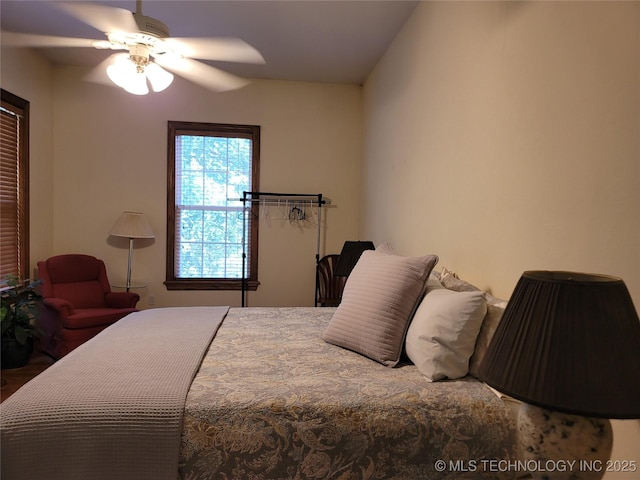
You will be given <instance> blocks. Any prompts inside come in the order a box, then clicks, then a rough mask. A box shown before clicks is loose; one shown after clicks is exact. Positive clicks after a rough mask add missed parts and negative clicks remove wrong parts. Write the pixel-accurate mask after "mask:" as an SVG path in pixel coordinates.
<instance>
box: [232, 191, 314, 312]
mask: <svg viewBox="0 0 640 480" xmlns="http://www.w3.org/2000/svg"><path fill="white" fill-rule="evenodd" d="M231 200H237V201H240V202H242V207H243V208H242V211H243V215H242V306H243V307H244V306H245V296H246V291H247V278H246V275H245V269H246V262H247V254H246V251H245V246H246V241H245V240H246V234H247V211H248V210H250V209H247V204H249V205H252V204H253V203H262V202H267V201H269V202H275V203H279V202H280V201H282V200H288V201H290V200H293V201H296V202H309V203H310V204H312V205H315V206H316V207H317V209H318V225H317V238H316V266H317V265H318V262H319V261H320V233H321V225H322V206H323V205H325V204H326V200H324V199H323V198H322V194H321V193H274V192H247V191H244V192H242V198H237V199H236V198H234V199H231ZM315 281H316V290H315V291H314V305H315V306H318V302H317V299H316V294H315V292H317V291H318V276H317V275H316V280H315Z"/></svg>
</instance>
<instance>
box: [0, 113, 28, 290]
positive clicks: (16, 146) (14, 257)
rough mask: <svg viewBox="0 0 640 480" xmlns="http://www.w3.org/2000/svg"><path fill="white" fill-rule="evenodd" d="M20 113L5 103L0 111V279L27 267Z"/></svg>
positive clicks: (21, 120) (22, 270) (22, 118)
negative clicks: (24, 247)
mask: <svg viewBox="0 0 640 480" xmlns="http://www.w3.org/2000/svg"><path fill="white" fill-rule="evenodd" d="M23 114H24V111H23V110H22V109H21V108H18V107H17V106H15V105H11V104H9V103H8V102H5V101H3V102H2V108H1V109H0V118H1V120H0V277H1V278H4V277H5V276H6V275H8V274H13V275H18V276H21V275H22V274H23V272H25V270H26V268H28V267H27V266H25V265H23V258H24V254H25V252H23V251H22V244H23V242H24V237H23V236H24V233H25V232H23V231H22V225H23V222H22V221H21V218H22V217H23V216H24V214H25V213H26V212H24V211H23V207H24V202H25V199H24V198H23V194H22V191H23V188H21V187H24V185H21V181H22V178H23V177H24V173H25V172H23V171H21V168H22V162H21V161H20V159H21V155H22V154H23V152H21V142H20V135H21V124H22V122H23V121H24V117H23Z"/></svg>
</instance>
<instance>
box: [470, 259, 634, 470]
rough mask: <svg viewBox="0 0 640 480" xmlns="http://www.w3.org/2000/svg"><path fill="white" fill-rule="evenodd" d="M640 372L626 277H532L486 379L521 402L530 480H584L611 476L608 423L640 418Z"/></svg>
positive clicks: (523, 282) (499, 335) (511, 312)
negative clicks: (607, 470) (624, 279)
mask: <svg viewBox="0 0 640 480" xmlns="http://www.w3.org/2000/svg"><path fill="white" fill-rule="evenodd" d="M638 372H640V321H639V320H638V314H637V313H636V310H635V308H634V305H633V300H632V298H631V295H630V294H629V291H628V290H627V287H626V286H625V284H624V282H623V281H622V280H621V279H620V278H616V277H610V276H606V275H592V274H586V273H574V272H562V271H555V272H553V271H530V272H524V273H523V275H522V277H521V278H520V280H519V282H518V284H517V285H516V288H515V290H514V292H513V295H512V296H511V299H510V300H509V303H508V304H507V307H506V309H505V312H504V314H503V316H502V320H501V321H500V324H499V325H498V328H497V330H496V333H495V335H494V337H493V339H492V341H491V344H490V345H489V348H488V350H487V353H486V355H485V357H484V360H483V362H482V364H481V366H480V372H479V373H480V379H481V380H483V381H484V382H486V383H487V384H489V385H490V386H492V387H494V388H495V389H496V390H498V391H500V392H502V393H505V394H506V395H509V396H511V397H513V398H516V399H518V400H521V401H522V402H524V403H523V404H522V405H521V407H520V411H519V413H518V446H519V450H520V451H519V459H520V460H521V461H523V462H525V463H524V465H527V466H530V467H531V468H530V471H529V473H530V474H531V476H532V477H533V478H535V479H538V478H544V479H572V480H577V479H599V478H602V476H603V475H604V473H605V470H606V469H607V461H608V460H609V458H610V455H611V448H612V442H613V434H612V430H611V424H610V422H609V420H608V419H610V418H620V419H623V418H627V419H629V418H640V381H639V379H638V375H639V374H638ZM572 461H573V463H571V462H572ZM559 462H562V464H560V463H559ZM550 466H551V468H549V467H550ZM554 466H555V468H553V467H554ZM559 467H562V468H559ZM528 468H529V467H528Z"/></svg>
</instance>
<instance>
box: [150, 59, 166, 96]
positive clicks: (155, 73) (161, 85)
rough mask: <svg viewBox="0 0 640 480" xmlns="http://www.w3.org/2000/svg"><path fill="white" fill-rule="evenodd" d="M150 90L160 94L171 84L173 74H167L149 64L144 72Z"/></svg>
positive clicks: (159, 67) (156, 65)
mask: <svg viewBox="0 0 640 480" xmlns="http://www.w3.org/2000/svg"><path fill="white" fill-rule="evenodd" d="M145 72H146V74H147V78H148V79H149V83H151V88H152V89H153V91H154V92H161V91H163V90H164V89H165V88H167V87H168V86H169V85H171V83H172V82H173V74H171V73H169V72H167V71H166V70H165V69H164V68H162V67H161V66H160V65H158V64H156V63H153V62H149V65H147V68H146V70H145Z"/></svg>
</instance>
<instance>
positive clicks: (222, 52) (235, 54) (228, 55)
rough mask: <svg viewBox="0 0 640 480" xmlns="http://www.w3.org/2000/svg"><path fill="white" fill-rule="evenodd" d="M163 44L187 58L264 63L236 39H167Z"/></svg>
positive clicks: (249, 48)
mask: <svg viewBox="0 0 640 480" xmlns="http://www.w3.org/2000/svg"><path fill="white" fill-rule="evenodd" d="M165 44H166V45H167V46H168V47H169V48H171V49H172V50H173V51H175V52H177V53H179V54H181V55H183V56H185V57H189V58H198V59H201V60H219V61H222V62H242V63H265V61H264V58H263V57H262V55H261V54H260V52H258V50H256V49H255V48H253V47H252V46H251V45H249V44H248V43H247V42H245V41H244V40H241V39H239V38H236V37H225V38H222V37H221V38H196V37H194V38H187V37H179V38H167V39H165Z"/></svg>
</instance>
